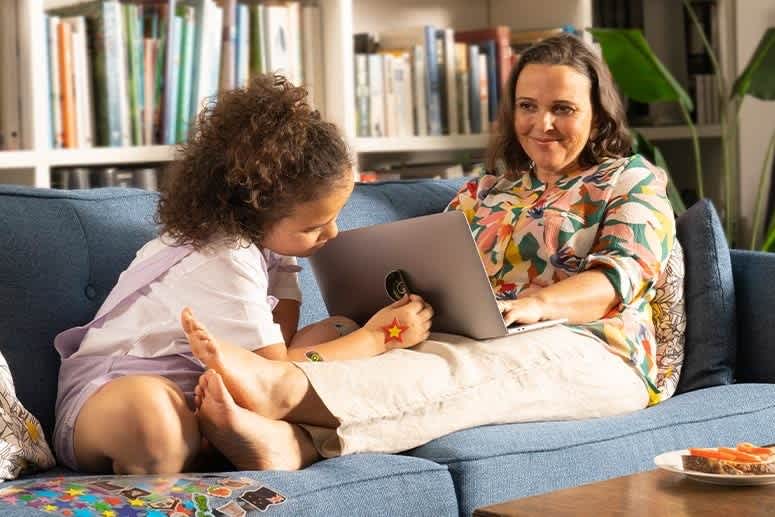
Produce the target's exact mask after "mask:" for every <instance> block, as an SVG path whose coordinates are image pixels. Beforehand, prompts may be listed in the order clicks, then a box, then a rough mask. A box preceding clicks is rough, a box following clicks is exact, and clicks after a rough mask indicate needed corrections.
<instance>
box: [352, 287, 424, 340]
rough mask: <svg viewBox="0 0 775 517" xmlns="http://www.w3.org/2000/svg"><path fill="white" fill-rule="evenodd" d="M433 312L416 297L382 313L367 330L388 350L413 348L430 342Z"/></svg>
mask: <svg viewBox="0 0 775 517" xmlns="http://www.w3.org/2000/svg"><path fill="white" fill-rule="evenodd" d="M432 318H433V308H432V307H431V306H430V305H428V304H427V303H425V300H423V299H422V297H420V296H418V295H416V294H410V295H408V296H404V297H403V298H401V299H400V300H398V301H397V302H395V303H393V304H391V305H388V306H387V307H385V308H384V309H381V310H380V311H379V312H377V313H376V314H375V315H374V316H372V317H371V319H370V320H369V321H367V322H366V324H365V325H364V326H363V328H364V329H367V330H369V331H371V333H372V335H373V336H374V339H376V340H379V342H380V343H382V344H384V346H385V350H386V351H387V350H391V349H393V348H411V347H413V346H415V345H417V344H418V343H420V342H422V341H425V340H426V339H428V334H429V333H430V329H431V319H432Z"/></svg>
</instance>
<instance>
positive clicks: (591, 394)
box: [183, 35, 675, 469]
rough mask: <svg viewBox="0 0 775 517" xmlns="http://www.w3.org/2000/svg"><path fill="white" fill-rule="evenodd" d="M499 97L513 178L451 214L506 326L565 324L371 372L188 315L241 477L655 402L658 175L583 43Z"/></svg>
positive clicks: (208, 403) (415, 356) (207, 417)
mask: <svg viewBox="0 0 775 517" xmlns="http://www.w3.org/2000/svg"><path fill="white" fill-rule="evenodd" d="M504 91H505V92H506V95H505V96H504V99H503V102H502V106H501V112H500V115H499V121H498V127H499V128H501V130H500V133H499V134H498V135H496V136H495V138H494V140H493V143H492V145H491V146H490V150H489V164H490V167H491V169H494V168H495V167H496V166H497V167H499V168H501V169H502V170H503V171H504V173H503V174H502V175H501V176H498V177H493V176H485V177H484V178H482V179H481V180H480V181H479V182H478V183H477V182H472V183H470V184H468V185H467V186H466V187H465V188H463V189H462V190H461V191H460V192H459V193H458V195H457V196H456V197H455V199H453V200H452V202H451V203H450V209H456V210H462V211H463V212H464V213H465V215H466V216H467V218H468V220H469V222H470V224H471V228H472V231H473V234H474V236H475V239H476V243H477V247H478V249H479V251H480V254H481V256H482V260H483V262H484V264H485V268H486V270H487V273H488V275H489V276H490V279H491V282H492V285H493V288H494V290H495V292H496V294H497V295H498V296H499V297H500V298H501V301H500V304H501V308H502V311H503V314H504V317H505V319H506V321H507V323H510V322H521V323H530V322H535V321H539V320H545V319H555V318H567V319H568V321H569V324H568V325H561V326H555V327H551V328H547V329H543V330H538V331H534V332H530V333H526V334H518V335H515V336H509V337H505V338H499V339H493V340H487V341H482V342H477V341H473V340H470V339H467V338H464V337H460V336H451V335H441V334H435V335H431V338H430V339H429V340H427V341H425V342H423V343H421V344H420V345H418V346H416V347H414V348H412V349H409V350H392V351H390V352H388V353H385V354H382V355H380V356H377V357H373V358H370V359H365V360H358V361H346V362H330V363H325V362H324V363H321V362H314V363H313V362H310V363H297V364H296V366H294V365H293V364H290V363H280V362H273V361H268V360H266V359H263V358H261V357H257V356H255V355H253V354H250V353H249V352H247V351H245V350H244V349H243V348H238V347H234V346H231V345H228V344H225V343H221V342H218V341H217V340H216V339H215V338H214V337H213V336H211V335H210V334H209V333H208V332H207V330H206V329H205V328H204V326H203V325H201V324H200V323H198V322H197V321H196V320H194V319H193V317H192V316H191V315H190V314H185V315H184V317H183V326H184V330H185V331H186V333H187V335H188V338H189V342H190V343H191V346H192V350H193V352H194V354H195V355H196V356H197V357H198V358H199V359H200V360H201V361H202V362H203V363H204V364H205V365H206V366H208V367H209V369H210V370H209V371H208V372H206V373H205V374H204V375H203V376H202V377H201V379H200V383H199V386H198V388H197V395H198V402H199V407H200V409H199V416H200V423H201V425H202V427H203V432H204V434H205V436H207V437H208V438H209V439H210V440H211V441H212V442H213V443H214V445H215V446H216V447H217V448H218V449H220V450H221V451H222V452H224V454H225V455H226V456H227V457H228V458H229V459H230V460H231V461H232V462H234V463H235V465H236V466H237V467H238V468H258V469H270V468H300V467H303V466H304V465H307V464H308V463H310V462H312V461H315V460H316V459H318V458H319V457H320V456H323V457H332V456H337V455H341V454H350V453H355V452H397V451H402V450H406V449H409V448H412V447H415V446H418V445H421V444H422V443H425V442H427V441H429V440H432V439H434V438H437V437H439V436H441V435H444V434H447V433H450V432H453V431H456V430H459V429H464V428H468V427H473V426H477V425H484V424H495V423H508V422H524V421H537V420H561V419H577V418H591V417H600V416H610V415H615V414H621V413H626V412H631V411H634V410H637V409H640V408H643V407H645V406H647V405H648V404H649V403H656V402H657V401H658V400H659V396H660V395H659V391H658V390H657V388H656V387H655V386H656V384H655V379H656V373H657V372H656V363H655V340H654V328H653V324H652V323H651V311H650V308H649V302H650V300H651V299H652V298H653V296H654V286H655V283H656V281H657V279H658V277H659V275H660V273H661V272H662V271H663V270H664V268H665V265H666V263H667V259H668V256H669V254H670V251H671V249H672V247H673V243H674V238H675V227H674V220H673V214H672V210H671V207H670V204H669V202H668V200H667V197H666V194H665V187H666V176H665V174H664V172H663V171H661V170H659V169H657V168H655V167H653V166H651V165H650V164H649V163H648V162H646V161H645V160H644V159H643V158H642V157H640V156H638V155H635V156H630V153H631V148H630V137H629V134H628V131H627V128H626V126H625V121H624V115H623V110H622V106H621V103H620V101H619V99H618V97H617V95H616V91H615V89H614V86H613V83H612V79H611V77H610V75H609V73H608V71H607V69H606V67H605V66H604V64H603V63H602V62H601V60H600V58H599V57H598V56H597V55H596V54H595V53H594V52H593V51H591V50H590V49H589V48H588V47H587V46H586V45H585V44H584V43H583V42H582V41H581V40H579V39H578V38H576V37H574V36H570V35H562V36H556V37H553V38H549V39H546V40H544V41H542V42H540V43H538V44H536V45H534V46H533V47H531V48H530V49H528V50H526V51H525V52H524V54H522V56H521V58H520V61H519V63H518V64H517V65H516V66H515V67H514V69H513V70H512V71H511V74H510V76H509V80H508V82H507V84H506V86H505V89H504ZM385 339H388V335H387V334H386V337H385ZM291 429H293V430H294V432H291V431H290V430H291ZM300 429H304V430H305V431H306V434H305V433H301V432H298V431H299V430H300ZM307 438H309V439H307ZM246 451H250V453H249V454H245V452H246Z"/></svg>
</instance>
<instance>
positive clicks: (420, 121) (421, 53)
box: [412, 45, 428, 136]
mask: <svg viewBox="0 0 775 517" xmlns="http://www.w3.org/2000/svg"><path fill="white" fill-rule="evenodd" d="M426 74H427V72H426V71H425V49H424V48H423V46H422V45H414V46H413V47H412V82H413V84H414V87H413V98H414V134H415V135H417V136H426V135H427V134H428V111H427V109H426V105H427V102H426V100H425V83H426Z"/></svg>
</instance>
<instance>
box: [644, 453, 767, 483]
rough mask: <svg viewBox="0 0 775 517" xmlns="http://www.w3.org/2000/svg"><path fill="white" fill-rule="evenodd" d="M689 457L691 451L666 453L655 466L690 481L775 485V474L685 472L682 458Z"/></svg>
mask: <svg viewBox="0 0 775 517" xmlns="http://www.w3.org/2000/svg"><path fill="white" fill-rule="evenodd" d="M688 455H689V451H688V450H686V449H684V450H680V451H670V452H665V453H664V454H660V455H659V456H657V457H656V458H654V464H656V466H657V467H659V468H661V469H664V470H667V471H670V472H675V473H676V474H682V475H684V476H686V477H688V478H689V479H694V480H696V481H702V482H703V483H713V484H715V485H769V484H772V483H775V474H707V473H705V472H694V471H691V470H684V467H683V462H682V460H681V456H688Z"/></svg>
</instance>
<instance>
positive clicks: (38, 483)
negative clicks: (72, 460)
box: [0, 474, 286, 517]
mask: <svg viewBox="0 0 775 517" xmlns="http://www.w3.org/2000/svg"><path fill="white" fill-rule="evenodd" d="M285 501H286V498H285V496H284V495H282V494H280V493H278V492H277V491H275V490H273V489H271V488H269V487H266V486H263V485H261V484H260V483H259V482H258V481H255V480H252V479H249V478H234V477H228V476H225V475H218V474H199V475H198V474H186V475H180V476H88V477H53V478H44V479H31V480H29V481H22V482H19V483H15V484H13V485H9V486H6V487H3V488H0V502H2V503H5V504H12V505H15V506H28V507H31V508H35V509H37V510H40V511H43V512H47V513H51V514H54V515H65V516H67V517H243V516H246V515H249V514H250V513H251V512H253V513H255V512H265V511H266V510H267V509H268V508H269V507H271V506H274V505H278V504H282V503H284V502H285ZM1 512H2V508H0V513H1Z"/></svg>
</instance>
